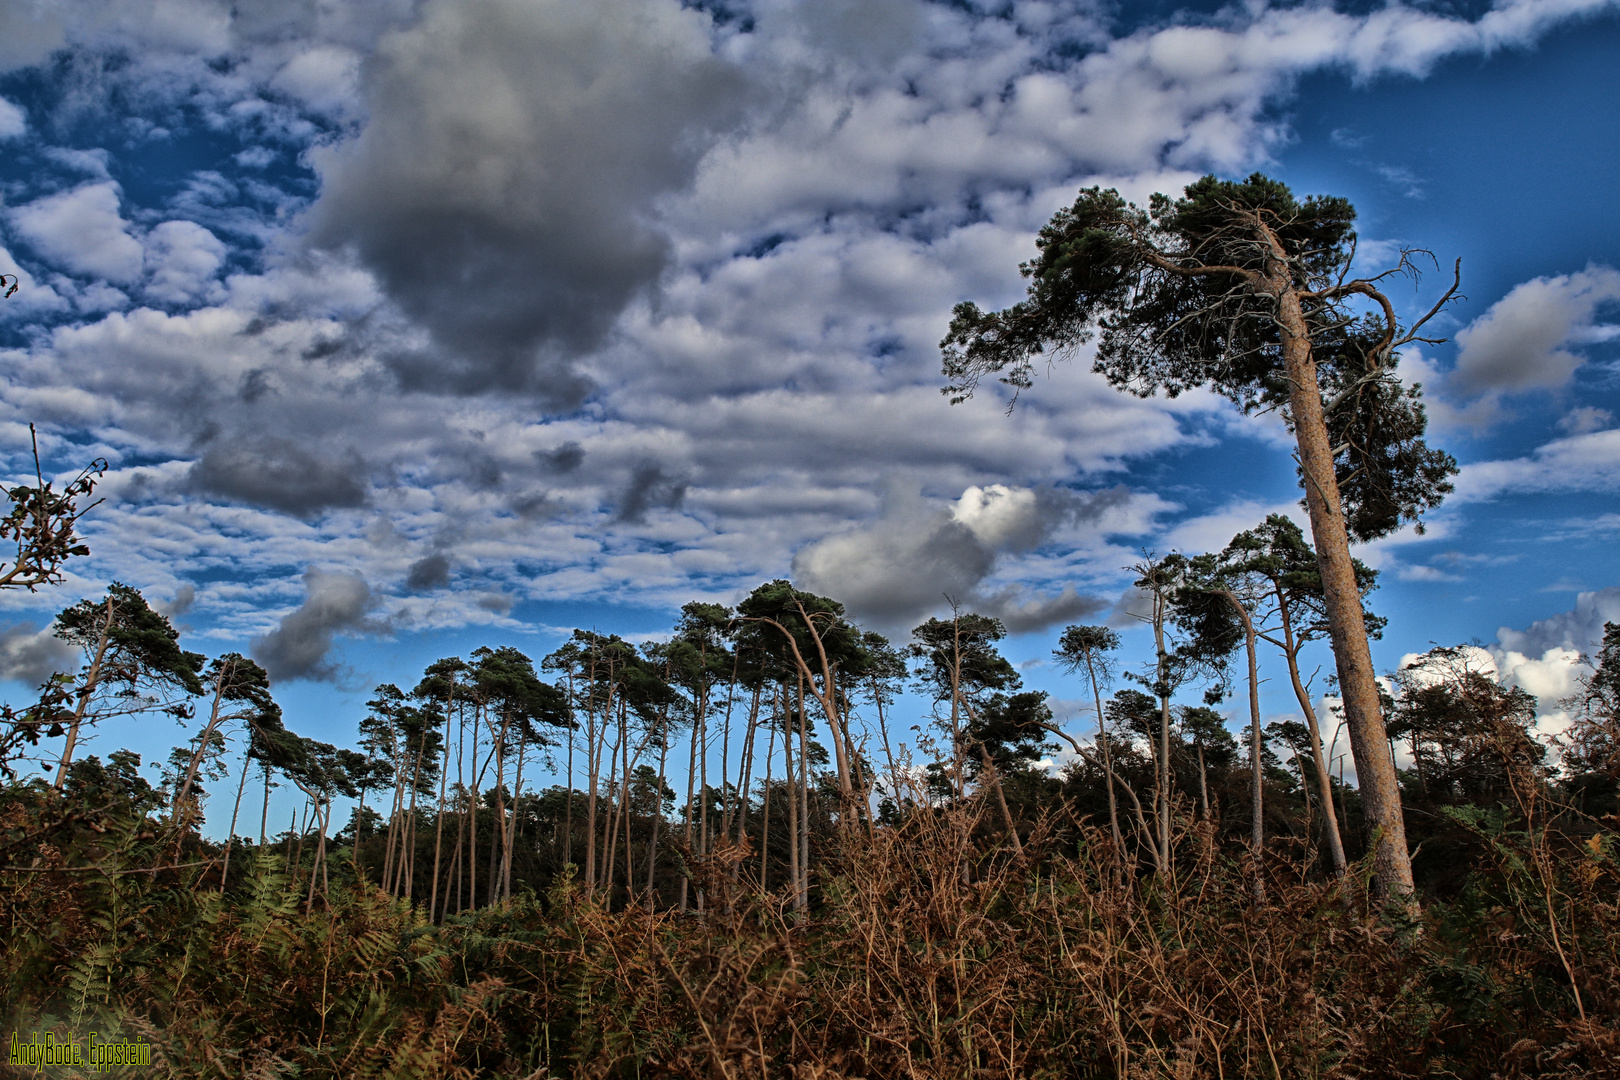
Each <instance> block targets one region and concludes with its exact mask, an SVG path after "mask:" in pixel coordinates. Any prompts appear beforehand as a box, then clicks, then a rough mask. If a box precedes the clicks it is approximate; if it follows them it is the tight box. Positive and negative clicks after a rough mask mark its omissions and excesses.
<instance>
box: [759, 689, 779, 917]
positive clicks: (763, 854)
mask: <svg viewBox="0 0 1620 1080" xmlns="http://www.w3.org/2000/svg"><path fill="white" fill-rule="evenodd" d="M775 761H776V724H775V722H774V720H773V721H772V723H771V730H770V733H769V734H768V735H767V736H766V737H765V794H764V795H763V796H762V797H761V798H760V808H759V817H760V825H759V891H760V892H762V893H763V892H769V891H770V888H769V886H767V885H766V876H767V875H766V871H767V868H768V865H769V864H768V861H767V860H768V858H769V856H770V853H771V766H772V765H773V764H775Z"/></svg>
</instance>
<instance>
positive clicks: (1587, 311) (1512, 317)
mask: <svg viewBox="0 0 1620 1080" xmlns="http://www.w3.org/2000/svg"><path fill="white" fill-rule="evenodd" d="M1616 301H1620V271H1616V270H1615V269H1614V268H1613V267H1609V266H1589V267H1587V268H1586V269H1585V270H1583V271H1581V272H1580V273H1576V274H1559V275H1557V276H1555V277H1540V278H1536V279H1535V280H1533V281H1526V282H1524V283H1523V284H1521V285H1517V286H1515V287H1514V288H1513V290H1512V291H1511V292H1509V293H1508V294H1507V295H1506V296H1504V297H1502V299H1500V300H1498V301H1497V302H1496V303H1494V304H1492V305H1491V309H1490V310H1489V311H1487V312H1486V313H1485V314H1484V315H1481V316H1480V317H1479V318H1478V319H1475V320H1474V321H1473V322H1472V323H1470V324H1469V325H1467V326H1465V327H1464V328H1463V329H1461V330H1459V331H1458V332H1457V342H1458V344H1459V345H1461V346H1462V349H1461V351H1460V352H1459V354H1458V356H1457V367H1456V370H1455V371H1454V372H1453V375H1452V378H1453V380H1454V382H1455V384H1456V385H1457V387H1458V388H1459V389H1461V390H1464V391H1468V392H1476V393H1477V392H1482V391H1490V390H1508V391H1512V390H1534V389H1556V388H1558V387H1561V386H1563V385H1565V384H1566V383H1568V382H1569V380H1570V378H1571V377H1572V376H1573V375H1574V374H1575V369H1576V368H1578V367H1580V366H1581V365H1582V364H1583V363H1585V362H1586V361H1585V358H1584V357H1582V356H1580V355H1579V354H1578V353H1574V352H1571V351H1570V350H1569V349H1568V348H1567V347H1566V346H1569V345H1571V344H1578V343H1580V342H1581V341H1582V340H1583V339H1585V340H1590V339H1591V338H1593V337H1594V336H1604V335H1605V334H1607V335H1608V336H1612V333H1613V332H1612V330H1609V329H1608V328H1598V327H1595V326H1593V322H1592V320H1593V316H1594V315H1595V314H1596V313H1597V311H1598V309H1599V308H1600V307H1603V306H1604V305H1608V304H1613V303H1615V302H1616Z"/></svg>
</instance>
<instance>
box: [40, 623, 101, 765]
mask: <svg viewBox="0 0 1620 1080" xmlns="http://www.w3.org/2000/svg"><path fill="white" fill-rule="evenodd" d="M112 624H113V599H112V597H111V596H109V597H107V615H106V617H105V618H104V619H103V620H102V623H101V636H100V637H99V638H98V639H97V640H96V655H95V656H94V657H93V658H92V659H91V661H90V667H89V670H87V671H86V672H85V675H84V683H83V685H81V686H80V687H79V694H78V700H77V701H76V702H74V705H73V719H72V720H70V721H69V722H68V731H67V741H66V742H65V743H63V744H62V760H61V761H60V762H59V763H58V765H57V767H56V782H55V783H54V784H52V785H51V786H52V787H54V788H55V789H56V790H57V791H61V790H62V785H63V784H64V783H66V782H67V774H68V766H69V765H71V764H72V763H73V747H74V745H75V744H77V743H78V741H79V725H80V724H82V723H84V717H85V714H86V713H87V712H88V711H89V709H90V699H91V698H92V697H94V696H95V693H96V690H97V688H98V687H100V685H101V666H102V663H103V661H104V660H105V659H106V657H107V645H108V643H109V642H110V641H111V640H112Z"/></svg>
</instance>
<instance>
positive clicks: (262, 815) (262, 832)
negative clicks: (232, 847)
mask: <svg viewBox="0 0 1620 1080" xmlns="http://www.w3.org/2000/svg"><path fill="white" fill-rule="evenodd" d="M259 764H260V765H262V766H263V767H264V806H263V807H262V808H261V809H260V811H259V850H261V851H262V850H264V847H265V845H266V844H268V843H269V842H270V837H269V835H268V833H267V832H266V830H267V829H268V828H269V825H270V762H268V761H261V762H259Z"/></svg>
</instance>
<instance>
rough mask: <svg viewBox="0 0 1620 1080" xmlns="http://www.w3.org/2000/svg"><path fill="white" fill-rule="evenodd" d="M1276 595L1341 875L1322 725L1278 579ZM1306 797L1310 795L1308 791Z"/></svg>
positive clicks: (1331, 845) (1285, 649)
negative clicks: (1301, 670) (1303, 673)
mask: <svg viewBox="0 0 1620 1080" xmlns="http://www.w3.org/2000/svg"><path fill="white" fill-rule="evenodd" d="M1276 597H1277V611H1278V614H1279V616H1280V617H1281V619H1282V631H1283V656H1284V658H1285V659H1286V660H1287V661H1288V679H1289V681H1290V682H1291V683H1292V684H1293V687H1294V698H1295V699H1296V700H1297V701H1298V702H1299V708H1300V711H1301V712H1303V713H1304V714H1305V725H1306V727H1307V728H1309V729H1310V739H1311V764H1312V766H1313V767H1314V769H1315V772H1316V784H1317V789H1318V790H1319V791H1320V792H1321V794H1322V818H1323V830H1324V831H1325V832H1326V833H1327V842H1328V852H1329V854H1330V855H1331V856H1332V859H1333V875H1334V876H1335V877H1341V878H1342V877H1343V876H1344V874H1345V871H1346V869H1347V868H1348V866H1349V862H1348V861H1347V860H1346V859H1345V856H1344V837H1343V834H1342V833H1341V832H1340V831H1339V815H1338V813H1337V811H1335V810H1334V808H1333V778H1332V775H1331V774H1330V773H1329V772H1328V766H1327V757H1326V755H1324V754H1323V752H1322V728H1321V725H1320V724H1318V723H1317V720H1316V710H1315V709H1314V708H1312V707H1311V695H1310V694H1309V693H1308V692H1307V691H1306V689H1305V683H1304V681H1303V680H1301V679H1300V677H1299V649H1300V644H1301V643H1299V642H1296V641H1295V640H1294V625H1293V619H1292V615H1291V613H1290V611H1289V605H1288V602H1287V597H1286V596H1285V595H1284V594H1283V590H1282V586H1281V584H1280V583H1279V584H1277V587H1276ZM1306 798H1307V799H1309V798H1310V795H1309V794H1308V793H1307V795H1306Z"/></svg>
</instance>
